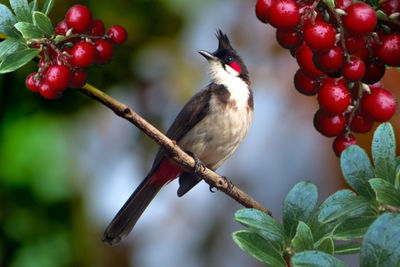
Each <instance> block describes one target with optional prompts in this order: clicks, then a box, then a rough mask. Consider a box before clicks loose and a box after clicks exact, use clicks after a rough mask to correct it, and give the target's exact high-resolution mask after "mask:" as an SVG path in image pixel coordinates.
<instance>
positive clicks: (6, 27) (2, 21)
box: [0, 4, 21, 37]
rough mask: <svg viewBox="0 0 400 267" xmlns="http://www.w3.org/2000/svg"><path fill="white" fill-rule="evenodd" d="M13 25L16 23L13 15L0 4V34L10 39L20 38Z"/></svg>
mask: <svg viewBox="0 0 400 267" xmlns="http://www.w3.org/2000/svg"><path fill="white" fill-rule="evenodd" d="M15 23H17V19H16V18H15V16H14V14H13V13H12V12H11V11H10V9H8V7H6V6H5V5H3V4H0V32H1V33H3V34H5V35H8V36H11V37H20V36H21V35H20V34H19V33H18V31H17V29H15V28H14V24H15Z"/></svg>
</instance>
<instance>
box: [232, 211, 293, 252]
mask: <svg viewBox="0 0 400 267" xmlns="http://www.w3.org/2000/svg"><path fill="white" fill-rule="evenodd" d="M235 220H236V221H237V222H239V223H240V224H242V225H244V226H246V227H249V228H250V227H251V229H249V230H250V231H252V232H254V231H255V232H256V233H258V234H259V235H261V236H262V237H264V238H265V239H266V240H269V241H271V242H273V243H276V244H279V247H281V248H283V246H282V244H283V242H284V241H285V232H284V230H283V227H282V225H281V224H280V223H279V222H278V221H277V220H275V219H273V218H272V217H271V216H269V215H268V214H266V213H265V212H262V211H259V210H257V209H241V210H238V211H236V212H235Z"/></svg>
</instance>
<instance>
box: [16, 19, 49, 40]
mask: <svg viewBox="0 0 400 267" xmlns="http://www.w3.org/2000/svg"><path fill="white" fill-rule="evenodd" d="M14 27H15V28H16V29H17V30H18V31H19V32H20V33H21V34H22V36H23V37H24V38H25V39H31V38H41V37H43V32H42V31H41V30H40V29H39V28H38V27H37V26H35V25H33V24H32V23H28V22H18V23H17V24H15V25H14Z"/></svg>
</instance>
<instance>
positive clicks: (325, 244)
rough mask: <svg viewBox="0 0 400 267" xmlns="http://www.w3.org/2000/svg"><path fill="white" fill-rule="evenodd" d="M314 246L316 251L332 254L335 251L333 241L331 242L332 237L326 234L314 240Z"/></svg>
mask: <svg viewBox="0 0 400 267" xmlns="http://www.w3.org/2000/svg"><path fill="white" fill-rule="evenodd" d="M314 247H315V249H316V250H318V251H323V252H325V253H329V254H333V253H334V251H335V243H334V242H333V239H332V237H330V236H326V237H324V238H322V239H320V240H318V241H317V242H315V244H314Z"/></svg>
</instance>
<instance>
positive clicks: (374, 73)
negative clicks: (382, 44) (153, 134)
mask: <svg viewBox="0 0 400 267" xmlns="http://www.w3.org/2000/svg"><path fill="white" fill-rule="evenodd" d="M385 71H386V68H385V65H383V64H382V63H381V62H380V61H376V62H370V63H368V64H367V65H366V66H365V75H364V78H363V79H362V80H361V81H362V82H364V83H368V84H374V83H376V82H378V81H380V80H381V79H382V77H383V75H385Z"/></svg>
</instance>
